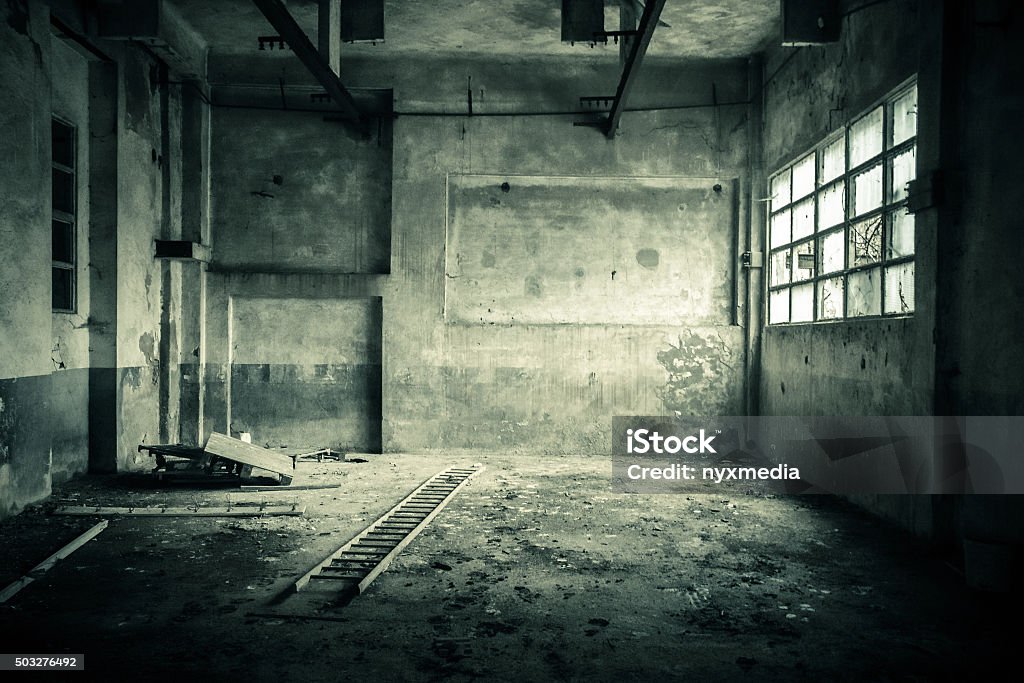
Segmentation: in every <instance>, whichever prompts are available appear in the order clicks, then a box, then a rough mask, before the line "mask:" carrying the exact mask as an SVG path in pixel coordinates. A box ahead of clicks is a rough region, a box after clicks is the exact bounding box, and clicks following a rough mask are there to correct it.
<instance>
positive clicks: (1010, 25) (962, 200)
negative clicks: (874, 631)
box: [936, 0, 1024, 548]
mask: <svg viewBox="0 0 1024 683" xmlns="http://www.w3.org/2000/svg"><path fill="white" fill-rule="evenodd" d="M947 16H948V19H947V40H948V41H949V45H948V46H947V55H948V56H947V59H946V63H945V72H944V85H945V87H946V92H945V93H944V95H945V96H944V99H943V105H944V106H943V112H944V122H943V123H944V128H943V133H944V138H945V142H946V144H945V146H944V147H943V162H942V167H943V168H944V169H945V170H946V171H947V173H948V183H947V184H948V190H949V192H948V194H949V200H948V201H947V202H946V204H945V205H944V207H943V208H941V209H940V210H938V211H937V213H938V214H939V220H941V221H942V223H941V226H942V227H941V231H940V232H939V253H940V261H939V268H940V272H941V274H942V277H940V278H939V279H938V288H937V291H936V302H937V304H936V305H937V308H936V318H937V324H936V329H937V344H936V356H937V357H936V404H937V410H938V411H939V412H940V413H942V414H952V415H1021V414H1024V392H1022V391H1021V386H1022V381H1024V358H1022V355H1021V353H1020V345H1021V342H1020V339H1021V325H1020V320H1022V307H1024V299H1022V295H1024V277H1022V276H1021V268H1020V264H1019V262H1018V258H1017V256H1018V254H1019V253H1020V250H1021V247H1022V246H1024V232H1022V230H1021V227H1022V225H1021V218H1020V210H1019V209H1020V206H1021V204H1022V202H1024V186H1022V183H1021V178H1024V172H1022V164H1021V156H1020V152H1019V149H1018V148H1017V146H1016V145H1015V144H1012V142H1010V143H1008V141H1013V140H1016V138H1017V136H1018V135H1019V130H1020V122H1021V120H1022V116H1024V98H1022V96H1021V89H1020V83H1021V82H1022V81H1021V78H1022V77H1024V54H1022V52H1021V49H1020V45H1021V40H1024V8H1022V7H1021V5H1020V3H1017V2H1012V0H997V1H996V2H985V3H982V2H964V3H949V7H948V8H947ZM1022 498H1024V497H1022V496H970V495H969V496H965V497H964V500H963V507H962V520H961V524H960V531H961V532H962V533H963V534H964V536H966V537H969V538H972V539H980V540H982V541H986V542H995V543H1015V544H1017V546H1018V548H1019V546H1020V544H1022V543H1024V521H1022V520H1024V500H1022Z"/></svg>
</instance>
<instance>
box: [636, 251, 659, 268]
mask: <svg viewBox="0 0 1024 683" xmlns="http://www.w3.org/2000/svg"><path fill="white" fill-rule="evenodd" d="M660 260H661V257H660V255H659V254H658V250H657V249H641V250H640V251H638V252H636V262H637V263H639V264H640V265H641V266H643V267H644V268H647V269H648V270H654V269H655V268H657V267H658V263H659V261H660Z"/></svg>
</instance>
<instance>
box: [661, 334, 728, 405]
mask: <svg viewBox="0 0 1024 683" xmlns="http://www.w3.org/2000/svg"><path fill="white" fill-rule="evenodd" d="M733 359H734V351H733V350H732V349H731V348H730V347H729V345H728V344H727V343H726V341H725V340H724V339H722V338H721V337H719V336H706V337H705V336H701V335H700V334H698V333H696V332H694V331H687V332H683V333H682V334H680V335H679V339H678V345H676V344H672V343H671V342H670V343H669V347H668V348H667V349H665V350H664V351H660V352H658V362H659V363H660V364H661V365H662V367H664V368H665V369H666V370H667V371H668V378H667V382H666V384H665V386H664V387H662V388H660V389H659V390H658V397H659V398H660V399H661V400H662V402H663V403H664V404H665V408H666V409H668V410H670V411H678V412H679V413H681V414H683V415H715V414H727V408H728V405H729V397H730V396H731V395H732V391H731V389H730V386H731V385H732V384H733V380H734V378H733V374H734V373H733V370H734V365H735V363H734V361H733Z"/></svg>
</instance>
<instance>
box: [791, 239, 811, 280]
mask: <svg viewBox="0 0 1024 683" xmlns="http://www.w3.org/2000/svg"><path fill="white" fill-rule="evenodd" d="M815 265H816V262H815V260H814V240H810V241H808V242H804V243H803V244H800V245H797V246H796V247H793V282H800V281H801V280H808V279H810V278H812V277H814V268H815Z"/></svg>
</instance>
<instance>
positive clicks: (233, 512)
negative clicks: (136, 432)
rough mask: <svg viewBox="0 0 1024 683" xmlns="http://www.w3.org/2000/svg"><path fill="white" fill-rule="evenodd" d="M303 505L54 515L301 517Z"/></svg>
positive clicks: (77, 508) (80, 509) (75, 509)
mask: <svg viewBox="0 0 1024 683" xmlns="http://www.w3.org/2000/svg"><path fill="white" fill-rule="evenodd" d="M305 512H306V506H305V505H264V506H239V507H228V508H202V507H201V508H174V507H145V508H128V507H90V506H84V505H69V506H64V507H60V508H57V509H56V510H54V511H53V514H55V515H75V516H89V515H109V516H119V515H131V516H133V517H282V516H284V517H301V516H302V515H303V514H305Z"/></svg>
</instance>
